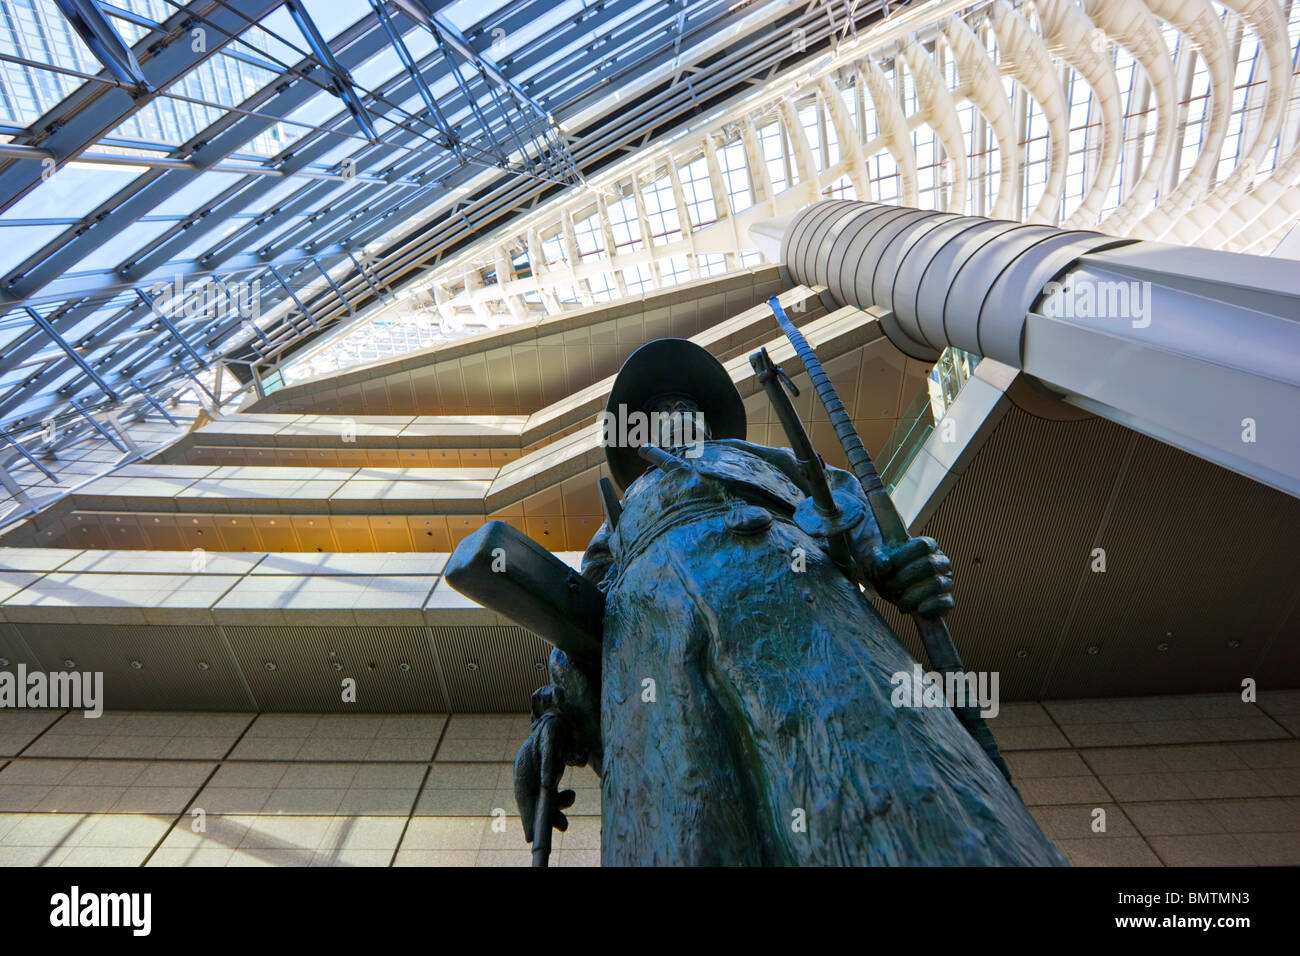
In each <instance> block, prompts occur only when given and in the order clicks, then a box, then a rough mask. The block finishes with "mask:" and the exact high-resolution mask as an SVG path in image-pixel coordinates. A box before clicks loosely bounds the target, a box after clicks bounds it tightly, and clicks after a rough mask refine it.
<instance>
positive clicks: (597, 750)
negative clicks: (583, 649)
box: [547, 523, 614, 774]
mask: <svg viewBox="0 0 1300 956" xmlns="http://www.w3.org/2000/svg"><path fill="white" fill-rule="evenodd" d="M613 571H614V555H613V553H612V551H611V550H610V544H609V524H608V523H605V524H602V525H601V526H600V530H599V531H597V532H596V534H595V535H594V536H593V537H592V539H591V543H590V544H589V545H587V550H586V551H585V552H583V555H582V576H583V577H584V578H586V579H587V580H588V581H589V582H591V583H592V584H594V585H595V586H596V587H598V588H600V590H601V591H602V592H603V591H605V590H607V589H608V588H609V582H610V581H611V580H612V579H613V573H612V572H613ZM547 671H548V672H549V675H550V679H551V685H552V686H554V687H557V688H559V689H560V691H561V692H562V695H561V696H562V699H563V703H562V704H561V705H560V708H559V709H560V713H562V714H563V715H564V716H565V717H567V718H568V719H569V720H570V721H571V722H572V727H573V731H574V735H573V743H574V746H573V748H572V749H571V751H570V752H569V753H568V754H566V756H565V762H566V763H568V764H569V765H570V766H574V767H580V766H583V765H586V766H590V767H591V769H592V770H594V771H595V772H596V773H597V774H599V773H600V770H601V759H602V750H603V748H602V746H601V739H600V680H601V674H600V665H599V663H595V664H584V665H582V666H580V665H579V664H578V663H577V662H576V661H574V660H572V659H570V658H569V656H568V655H567V654H565V653H564V652H563V651H562V650H560V649H559V648H558V647H557V648H553V649H552V650H551V655H550V659H549V660H548V662H547Z"/></svg>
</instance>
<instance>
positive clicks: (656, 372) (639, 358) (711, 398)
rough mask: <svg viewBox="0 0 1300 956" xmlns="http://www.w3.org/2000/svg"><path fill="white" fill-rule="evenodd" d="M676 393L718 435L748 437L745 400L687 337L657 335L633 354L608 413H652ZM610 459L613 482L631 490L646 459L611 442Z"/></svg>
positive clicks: (607, 455)
mask: <svg viewBox="0 0 1300 956" xmlns="http://www.w3.org/2000/svg"><path fill="white" fill-rule="evenodd" d="M672 397H686V398H690V399H691V400H692V401H693V402H695V404H696V405H698V406H699V408H700V411H701V412H702V413H703V414H704V422H705V424H706V425H707V426H708V429H709V434H710V436H711V437H713V438H740V439H743V438H744V437H745V403H744V401H743V400H742V399H741V397H740V393H739V392H738V391H736V386H735V385H733V384H732V382H731V376H730V375H728V374H727V370H726V369H724V368H723V367H722V363H721V362H719V361H718V360H717V359H715V358H714V357H713V356H712V355H710V354H709V352H708V350H706V349H703V348H701V347H700V346H698V345H696V344H695V343H694V342H688V341H687V340H686V339H655V340H654V341H653V342H647V343H646V344H645V345H643V346H641V347H640V348H639V349H637V350H636V351H635V352H633V353H632V354H631V355H630V356H629V357H628V360H627V361H626V362H624V363H623V367H622V368H621V369H619V372H618V375H617V376H616V377H615V378H614V387H613V388H612V389H610V393H609V402H608V403H606V405H605V411H606V412H607V413H609V414H610V415H613V416H614V417H615V420H618V418H619V416H620V415H624V414H628V413H632V412H649V411H650V409H652V408H653V407H654V406H655V405H656V404H657V403H658V402H660V401H662V400H664V399H667V398H672ZM605 460H606V461H608V462H609V470H610V473H611V474H612V475H613V476H614V481H616V482H617V483H618V485H619V486H620V487H622V488H627V487H628V486H630V485H631V484H632V482H634V481H636V479H637V477H638V476H639V475H640V474H641V472H643V471H645V470H646V468H647V467H649V466H648V465H647V463H646V462H645V460H644V459H642V458H641V457H640V456H639V455H637V453H636V448H635V447H631V446H629V445H627V444H621V443H618V442H607V443H606V445H605Z"/></svg>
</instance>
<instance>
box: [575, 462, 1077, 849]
mask: <svg viewBox="0 0 1300 956" xmlns="http://www.w3.org/2000/svg"><path fill="white" fill-rule="evenodd" d="M699 447H700V446H696V448H697V450H699ZM679 451H680V450H679ZM690 464H691V468H690V469H683V470H679V471H675V472H672V473H667V472H663V471H660V470H657V469H653V468H652V469H650V470H649V471H647V472H646V473H645V474H643V475H642V476H641V477H640V478H639V479H637V481H635V482H634V483H633V485H632V487H631V488H629V489H628V491H627V493H626V495H625V496H624V499H623V512H622V516H621V517H620V519H619V522H618V527H617V530H616V531H614V532H613V533H609V532H608V529H602V531H601V533H599V534H598V535H597V536H596V538H595V539H594V540H593V542H592V544H591V546H590V547H589V548H588V551H587V554H586V556H585V561H584V574H586V575H587V576H588V578H589V579H591V580H593V581H595V582H596V583H598V584H599V585H600V586H601V587H602V588H603V589H604V590H605V591H606V600H607V604H606V611H605V632H604V649H603V657H602V667H603V671H602V675H601V681H600V698H601V705H600V725H601V738H602V744H603V755H601V757H600V760H601V762H602V768H601V772H602V788H603V804H602V836H601V845H602V850H601V858H602V862H603V864H604V865H606V866H611V865H629V864H659V865H710V864H713V865H718V864H722V865H727V864H742V865H743V864H753V865H762V864H809V865H820V864H832V865H834V864H840V865H859V864H877V865H878V864H901V865H909V864H910V865H940V864H953V865H987V864H1036V865H1063V864H1064V863H1065V859H1064V857H1063V856H1062V855H1061V854H1060V852H1059V851H1058V850H1057V849H1056V848H1055V847H1054V846H1053V845H1052V843H1051V842H1050V841H1049V840H1048V839H1047V838H1046V837H1045V836H1044V835H1043V833H1042V831H1041V830H1040V829H1039V827H1038V825H1037V824H1036V823H1035V821H1034V820H1033V818H1032V817H1031V816H1030V815H1029V813H1028V811H1027V810H1026V809H1025V807H1024V804H1023V803H1022V802H1021V800H1020V798H1019V796H1018V795H1017V793H1016V791H1015V790H1014V789H1013V788H1012V787H1011V786H1010V785H1009V784H1008V783H1007V782H1006V780H1005V779H1004V778H1003V777H1002V775H1001V774H1000V773H999V772H998V770H997V769H996V768H995V767H994V765H993V763H992V762H991V761H990V760H989V759H988V757H987V756H986V755H985V754H984V752H983V751H982V750H981V749H980V747H979V745H978V744H977V743H976V742H975V741H974V740H973V739H972V738H971V736H970V735H969V733H968V732H967V731H966V730H965V729H964V728H963V727H962V726H961V724H960V723H959V722H958V720H957V717H956V715H955V714H954V713H953V712H952V711H951V710H950V709H948V708H947V707H938V708H934V707H929V708H914V707H896V706H894V705H893V703H891V695H892V694H893V691H894V689H895V684H893V683H891V677H892V676H893V675H894V674H896V673H898V672H907V673H908V674H911V673H912V671H913V666H914V664H915V661H914V659H913V658H912V656H911V655H910V654H909V653H908V651H907V650H906V649H905V648H904V646H903V645H902V643H900V641H899V640H898V638H897V636H896V635H895V634H894V633H893V631H892V630H891V629H890V628H889V626H888V624H886V623H885V621H884V619H883V618H881V617H880V615H879V614H878V613H877V612H876V610H875V609H874V608H873V607H872V606H871V603H870V601H869V600H868V599H867V596H866V594H865V593H863V591H862V589H861V588H860V587H859V585H858V584H857V583H854V582H853V581H852V580H850V578H849V577H848V576H846V574H845V573H844V572H843V571H841V570H840V569H839V568H838V567H836V566H835V564H834V563H833V562H832V561H831V560H830V558H829V556H828V554H827V551H826V548H825V540H824V539H822V538H817V537H811V536H809V535H808V534H805V533H804V532H803V531H802V530H800V529H799V527H797V526H796V525H795V524H794V523H793V521H792V515H793V513H794V508H795V506H796V505H797V504H798V503H799V502H800V501H802V500H803V499H804V498H805V497H807V496H809V494H810V489H809V487H808V486H807V483H806V480H805V479H804V478H803V476H802V475H801V474H800V472H799V470H798V466H797V464H796V462H795V459H794V456H793V455H792V454H791V453H790V452H789V451H786V450H777V449H772V448H765V447H762V446H757V445H751V444H748V443H746V442H741V441H732V440H728V441H710V442H706V443H704V444H703V449H702V454H701V455H700V457H697V458H695V459H692V460H690ZM828 472H829V478H830V481H831V484H832V487H834V488H835V489H836V490H837V492H838V491H847V492H849V493H851V494H855V495H856V496H857V497H858V498H859V500H861V502H862V503H863V505H864V507H865V506H866V502H865V496H863V494H862V492H861V488H860V486H859V485H858V484H857V481H856V479H854V478H853V476H852V475H850V474H848V473H847V472H844V471H841V470H839V469H828ZM769 516H770V524H766V522H767V519H768V517H769ZM864 522H865V523H864V525H862V526H860V527H859V529H858V533H857V535H856V536H855V537H856V540H855V552H856V553H857V554H858V555H859V556H862V555H864V554H869V553H870V547H871V546H873V545H874V544H877V543H879V532H878V530H877V529H876V527H875V522H874V520H873V519H872V518H871V514H870V509H869V508H867V509H866V517H865V519H864ZM800 566H803V570H801V571H799V570H795V568H798V567H800ZM593 763H595V761H593Z"/></svg>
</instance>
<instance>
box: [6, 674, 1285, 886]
mask: <svg viewBox="0 0 1300 956" xmlns="http://www.w3.org/2000/svg"><path fill="white" fill-rule="evenodd" d="M992 727H993V732H994V734H995V735H996V736H997V737H998V739H999V741H1000V743H1001V745H1002V747H1003V751H1004V753H1005V754H1006V756H1007V761H1008V763H1009V764H1010V766H1011V769H1012V772H1013V773H1014V774H1015V779H1016V785H1017V786H1018V787H1019V789H1020V793H1021V795H1022V796H1023V797H1024V800H1025V803H1026V804H1027V805H1028V807H1029V809H1030V812H1031V813H1032V814H1033V815H1034V816H1035V818H1037V819H1038V821H1039V823H1040V824H1041V825H1042V826H1043V828H1044V830H1045V831H1046V832H1047V834H1048V835H1049V836H1051V837H1052V838H1053V839H1054V840H1055V841H1056V843H1057V845H1058V846H1060V847H1061V849H1062V850H1063V851H1064V852H1065V853H1066V855H1067V856H1068V857H1069V858H1070V860H1071V862H1072V863H1074V864H1075V865H1112V866H1113V865H1124V864H1136V865H1149V866H1160V865H1168V866H1186V865H1261V864H1264V865H1267V864H1284V865H1285V864H1289V865H1300V739H1297V735H1296V734H1297V729H1300V691H1281V692H1272V693H1262V694H1261V697H1260V700H1259V702H1258V703H1250V704H1247V703H1243V702H1242V701H1241V700H1240V698H1239V697H1237V696H1235V695H1231V694H1228V695H1200V696H1192V697H1155V698H1127V699H1122V700H1090V701H1049V702H1046V703H1044V704H1037V703H1027V704H1006V705H1003V707H1002V713H1001V714H1000V715H999V717H998V718H997V719H996V720H994V721H992ZM527 734H528V718H527V717H526V716H522V715H459V714H458V715H454V716H451V717H450V718H448V717H446V716H443V715H436V714H432V715H431V714H410V715H337V714H263V715H260V716H255V715H252V714H180V713H122V712H119V713H106V714H104V715H103V716H102V717H100V718H99V719H97V720H88V719H85V718H83V717H82V716H81V715H80V713H77V712H74V713H64V712H61V711H56V712H48V711H12V710H10V711H0V865H9V866H12V865H45V866H57V865H61V864H67V865H122V866H137V865H141V864H143V865H148V866H267V865H270V866H275V865H298V866H389V865H396V866H407V865H410V866H427V865H436V866H475V865H477V866H526V865H527V864H528V862H529V848H528V846H527V845H526V844H525V843H524V842H523V834H522V829H521V827H520V825H519V819H518V816H517V814H516V811H515V806H514V796H513V792H512V779H511V777H512V761H513V759H514V754H515V751H516V750H517V749H518V746H519V744H520V742H521V741H522V740H523V739H524V738H525V737H526V736H527ZM564 786H566V787H572V788H574V789H575V790H576V791H577V801H576V803H575V806H574V808H573V809H572V810H571V811H570V812H569V815H570V817H571V822H570V827H569V830H568V832H567V833H556V834H555V837H554V852H553V855H552V863H553V865H556V866H575V865H576V866H583V865H596V864H598V863H599V850H600V818H599V813H600V790H599V787H598V782H597V779H596V777H595V775H594V774H592V773H591V772H590V771H588V770H569V771H568V772H567V773H566V775H565V780H564ZM1098 811H1103V812H1104V828H1102V827H1101V826H1100V825H1099V824H1100V821H1102V820H1103V815H1102V814H1101V813H1099V812H1098Z"/></svg>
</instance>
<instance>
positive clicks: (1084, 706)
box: [992, 691, 1300, 866]
mask: <svg viewBox="0 0 1300 956" xmlns="http://www.w3.org/2000/svg"><path fill="white" fill-rule="evenodd" d="M992 728H993V733H994V735H995V736H996V737H997V738H998V741H999V743H1000V744H1001V746H1002V748H1003V752H1004V753H1005V754H1006V757H1007V763H1008V764H1009V765H1010V767H1011V772H1012V774H1013V775H1014V777H1015V781H1016V785H1017V787H1018V788H1019V790H1020V794H1021V796H1022V797H1023V798H1024V800H1025V804H1026V805H1027V806H1028V807H1029V810H1030V812H1031V813H1032V814H1033V815H1034V817H1035V818H1036V819H1037V820H1038V822H1039V824H1040V825H1041V826H1042V827H1043V830H1044V832H1046V833H1047V835H1048V836H1050V837H1052V839H1054V840H1055V841H1056V844H1057V846H1059V847H1060V848H1061V850H1062V851H1064V853H1065V854H1066V856H1068V857H1069V858H1070V862H1071V863H1073V864H1074V865H1075V866H1123V865H1136V866H1160V865H1165V866H1251V865H1292V866H1294V865H1300V740H1298V739H1297V738H1296V731H1297V730H1298V729H1300V691H1273V692H1271V693H1270V692H1261V694H1260V697H1259V700H1258V702H1256V703H1244V702H1242V700H1241V698H1240V697H1239V696H1238V695H1235V694H1208V695H1195V696H1171V697H1145V698H1121V699H1114V700H1078V701H1047V702H1045V703H1043V704H1036V703H1031V704H1007V705H1003V708H1002V713H1001V714H1000V715H999V716H998V718H997V720H995V721H993V722H992ZM1098 810H1102V811H1104V812H1105V815H1104V825H1105V828H1104V830H1103V829H1099V828H1098V823H1099V821H1102V820H1103V817H1101V816H1100V815H1099V814H1098V813H1097V811H1098Z"/></svg>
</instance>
